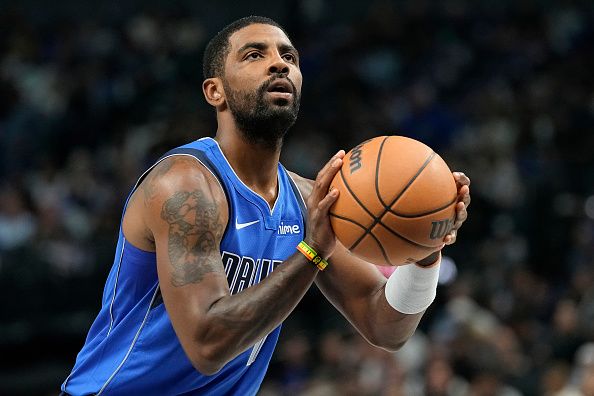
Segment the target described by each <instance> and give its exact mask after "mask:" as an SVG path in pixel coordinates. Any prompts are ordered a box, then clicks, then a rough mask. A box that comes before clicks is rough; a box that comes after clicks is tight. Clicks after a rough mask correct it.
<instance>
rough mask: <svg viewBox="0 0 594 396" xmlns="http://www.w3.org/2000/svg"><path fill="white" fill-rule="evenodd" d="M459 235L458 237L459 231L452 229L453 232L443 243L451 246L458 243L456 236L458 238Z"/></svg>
mask: <svg viewBox="0 0 594 396" xmlns="http://www.w3.org/2000/svg"><path fill="white" fill-rule="evenodd" d="M457 235H458V231H457V230H455V229H452V231H450V232H449V234H447V235H446V236H445V238H444V239H443V242H444V243H445V244H446V245H451V244H453V243H454V242H456V236H457Z"/></svg>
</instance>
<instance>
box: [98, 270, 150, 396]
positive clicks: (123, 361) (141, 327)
mask: <svg viewBox="0 0 594 396" xmlns="http://www.w3.org/2000/svg"><path fill="white" fill-rule="evenodd" d="M158 291H159V283H158V282H157V284H156V286H155V291H154V293H153V297H152V298H151V301H150V303H149V305H148V309H147V310H146V313H145V314H144V319H143V320H142V323H141V324H140V327H139V328H138V331H137V332H136V334H135V335H134V338H133V339H132V343H131V344H130V348H128V352H126V355H125V356H124V359H122V361H121V362H120V364H119V365H118V367H116V369H115V370H114V372H113V373H111V375H110V376H109V378H107V381H105V383H104V384H103V386H102V387H101V389H99V392H97V396H99V395H100V394H101V393H102V392H103V391H104V390H105V388H107V385H109V383H110V382H111V381H112V380H113V378H114V377H115V375H116V374H117V373H118V371H120V369H121V368H122V366H123V365H124V363H126V360H128V356H130V353H132V349H133V348H134V345H136V340H138V337H139V336H140V332H141V331H142V329H143V328H144V324H145V323H146V319H147V318H148V316H149V313H150V312H151V306H152V305H153V301H155V296H156V295H157V292H158Z"/></svg>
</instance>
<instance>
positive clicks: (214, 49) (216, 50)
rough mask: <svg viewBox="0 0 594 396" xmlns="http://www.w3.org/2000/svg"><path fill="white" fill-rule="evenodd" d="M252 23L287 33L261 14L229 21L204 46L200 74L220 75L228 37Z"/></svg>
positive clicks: (223, 65)
mask: <svg viewBox="0 0 594 396" xmlns="http://www.w3.org/2000/svg"><path fill="white" fill-rule="evenodd" d="M254 24H264V25H272V26H276V27H277V28H279V29H280V30H282V31H283V32H284V33H285V34H286V35H287V37H289V35H288V34H287V32H286V31H285V29H283V27H282V26H281V25H279V24H278V23H277V22H276V21H274V20H272V19H270V18H267V17H262V16H256V15H251V16H248V17H244V18H241V19H238V20H236V21H235V22H231V23H230V24H228V25H227V26H225V27H224V28H223V30H221V31H220V32H218V33H217V34H216V35H215V36H214V37H213V38H212V39H211V40H210V41H209V42H208V45H207V46H206V49H205V50H204V58H203V59H202V74H203V75H204V78H205V79H207V78H212V77H221V76H222V75H223V71H224V69H225V58H226V57H227V55H228V54H229V37H231V35H232V34H233V33H235V32H236V31H238V30H241V29H243V28H244V27H246V26H250V25H254Z"/></svg>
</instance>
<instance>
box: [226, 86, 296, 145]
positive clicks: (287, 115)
mask: <svg viewBox="0 0 594 396" xmlns="http://www.w3.org/2000/svg"><path fill="white" fill-rule="evenodd" d="M278 78H283V77H273V78H271V79H270V80H268V81H266V82H264V83H263V84H262V85H261V86H260V87H259V88H258V89H257V90H256V91H255V92H242V91H235V90H233V89H231V87H229V85H228V84H227V82H226V81H225V80H223V86H224V88H225V92H226V93H227V104H228V105H229V110H231V114H232V115H233V118H234V119H235V122H236V123H237V126H238V128H239V130H240V131H241V132H242V134H243V137H244V138H245V139H246V140H247V141H248V142H249V143H251V144H257V145H260V146H263V147H265V148H269V149H276V148H278V147H279V146H280V145H281V144H282V141H283V138H284V136H285V135H286V134H287V131H288V130H289V128H291V127H292V126H293V124H294V123H295V121H296V120H297V114H299V102H300V99H301V96H300V95H299V93H298V92H297V89H296V87H295V85H294V84H293V82H292V81H291V80H289V79H288V78H287V81H289V83H290V84H291V85H292V87H293V100H292V101H288V100H285V99H275V100H273V101H272V102H270V101H267V100H266V99H265V97H264V95H266V92H267V91H268V87H269V86H270V84H272V83H273V82H274V81H275V80H276V79H278Z"/></svg>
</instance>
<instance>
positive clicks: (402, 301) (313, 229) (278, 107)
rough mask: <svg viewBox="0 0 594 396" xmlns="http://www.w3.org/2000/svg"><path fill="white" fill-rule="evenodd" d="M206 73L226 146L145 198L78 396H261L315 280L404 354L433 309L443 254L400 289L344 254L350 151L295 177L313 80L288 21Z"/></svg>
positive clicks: (256, 20)
mask: <svg viewBox="0 0 594 396" xmlns="http://www.w3.org/2000/svg"><path fill="white" fill-rule="evenodd" d="M204 76H205V80H204V83H203V91H204V96H205V98H206V100H207V102H208V103H209V104H210V105H212V106H213V107H214V109H215V110H216V117H217V121H218V129H217V132H216V137H215V138H214V139H211V138H204V139H200V140H197V141H194V142H192V143H189V144H187V145H185V146H182V147H179V148H177V149H174V150H172V151H170V152H169V153H167V154H166V155H165V156H163V157H162V158H161V159H160V160H159V161H158V162H157V163H156V164H154V165H153V166H152V167H151V168H150V169H148V170H147V171H146V172H145V173H144V175H142V176H141V177H140V179H139V181H138V182H137V184H136V185H135V186H134V188H133V190H132V192H131V194H130V196H129V198H128V200H127V202H126V205H125V210H124V215H123V217H122V223H121V229H120V233H119V241H118V245H117V250H116V255H115V261H114V264H113V267H112V269H111V272H110V274H109V276H108V279H107V284H106V286H105V291H104V294H103V301H102V308H101V311H100V312H99V314H98V316H97V318H96V320H95V322H94V323H93V325H92V327H91V329H90V331H89V334H88V336H87V339H86V342H85V345H84V346H83V348H82V350H81V351H80V353H79V354H78V357H77V359H76V364H75V366H74V368H73V370H72V373H71V374H70V375H69V376H68V378H66V380H65V381H64V383H63V384H62V391H63V394H72V395H88V394H94V395H95V394H96V395H103V394H105V395H108V394H109V395H178V394H188V395H189V394H196V395H253V394H255V393H256V392H257V390H258V388H259V386H260V384H261V382H262V379H263V378H264V374H265V372H266V369H267V367H268V363H269V361H270V357H271V355H272V352H273V350H274V347H275V345H276V342H277V339H278V337H279V332H280V325H281V323H282V322H283V320H284V319H285V318H286V317H287V316H288V315H289V314H290V313H291V311H292V310H293V309H294V308H295V306H296V305H297V303H298V302H299V301H300V300H301V298H302V297H303V295H304V294H305V292H306V291H307V290H308V289H309V287H310V286H311V284H312V283H313V282H314V281H315V282H316V283H317V285H318V286H319V288H320V289H321V290H322V292H323V293H324V295H325V296H326V298H327V299H328V300H330V301H331V302H332V304H333V305H334V306H336V308H337V309H339V310H340V311H341V312H342V313H343V314H344V316H345V317H346V318H347V319H348V320H349V321H350V322H351V323H352V324H353V326H355V327H356V328H357V330H358V331H359V332H360V333H361V334H362V335H363V337H365V338H366V339H367V340H368V341H369V342H370V343H372V344H374V345H376V346H378V347H381V348H385V349H388V350H396V349H398V348H399V347H400V346H401V345H403V344H404V342H405V341H406V340H407V339H408V338H409V337H410V336H411V334H412V333H413V332H414V330H415V328H416V327H417V324H418V323H419V320H420V319H421V316H422V315H423V312H424V310H425V309H426V308H427V307H428V306H429V304H430V303H431V302H432V301H433V298H434V296H435V292H436V286H437V273H438V271H439V258H440V253H439V251H437V252H435V253H433V254H431V255H430V256H429V257H428V258H427V259H425V260H423V261H422V262H420V263H418V265H414V264H411V265H406V266H402V267H399V268H398V269H397V270H396V271H395V272H394V274H393V275H392V276H391V277H390V278H389V280H388V281H386V278H385V277H384V276H383V275H381V274H380V272H379V271H378V270H377V268H376V267H375V266H373V265H371V264H369V263H365V262H363V261H361V260H359V259H357V258H355V257H354V256H352V255H350V254H349V253H348V252H347V250H346V249H345V248H344V247H343V246H341V245H340V244H339V243H337V241H336V238H335V236H334V233H333V232H332V229H331V227H330V223H329V219H328V209H329V208H330V206H331V205H332V203H333V202H334V201H335V200H336V198H337V196H338V194H337V191H335V190H332V191H328V190H329V186H330V182H331V180H332V178H333V176H334V175H335V174H336V172H337V170H338V169H339V167H340V166H341V164H342V158H343V156H344V151H342V150H341V151H339V152H338V153H337V154H336V155H335V156H334V157H333V158H331V159H330V161H328V163H327V164H326V165H325V166H324V167H323V169H322V170H321V171H320V172H319V174H318V175H317V178H316V180H315V181H309V180H306V179H304V178H301V177H299V176H297V175H295V174H293V173H290V172H288V171H287V170H285V168H284V167H283V166H282V165H281V164H279V155H280V149H281V145H282V141H283V136H284V134H285V133H286V132H287V130H288V129H289V128H290V127H291V126H292V125H293V123H294V122H295V120H296V118H297V113H298V110H299V98H300V95H301V79H302V78H301V72H300V70H299V54H298V53H297V50H296V49H295V48H294V47H293V45H292V44H291V41H290V40H289V38H288V36H287V34H286V33H285V32H284V30H283V29H282V28H281V27H280V26H279V25H278V24H277V23H276V22H274V21H272V20H270V19H267V18H262V17H248V18H244V19H240V20H238V21H236V22H234V23H232V24H230V25H229V26H227V27H226V28H225V29H223V30H222V31H221V32H219V33H218V34H217V35H216V36H215V37H214V38H213V39H212V40H211V41H210V43H209V44H208V47H207V49H206V53H205V57H204ZM455 178H456V180H457V183H458V189H459V199H460V202H459V203H458V206H457V218H456V222H455V225H454V229H453V230H452V231H451V232H450V233H449V234H448V235H447V236H446V237H445V239H444V244H450V243H453V242H454V241H455V239H456V231H457V229H458V228H459V227H460V225H461V224H462V223H463V222H464V220H465V219H466V215H467V213H466V206H467V205H468V204H469V202H470V197H469V188H468V185H469V183H470V181H469V180H468V178H466V177H465V176H464V175H463V174H460V173H456V174H455ZM327 263H329V264H327ZM326 264H327V267H326V268H325V266H326ZM425 265H428V267H427V268H423V267H422V266H425ZM322 269H324V271H322Z"/></svg>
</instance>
